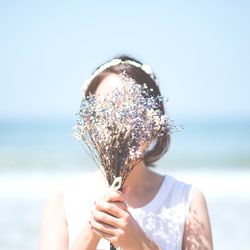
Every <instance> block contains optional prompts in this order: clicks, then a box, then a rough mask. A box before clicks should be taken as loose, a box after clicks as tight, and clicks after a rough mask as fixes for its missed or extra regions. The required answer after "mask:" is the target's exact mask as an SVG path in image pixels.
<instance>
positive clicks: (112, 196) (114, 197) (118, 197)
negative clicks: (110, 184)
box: [104, 189, 125, 201]
mask: <svg viewBox="0 0 250 250" xmlns="http://www.w3.org/2000/svg"><path fill="white" fill-rule="evenodd" d="M104 200H106V201H125V196H124V194H123V193H122V192H121V191H115V190H113V189H109V190H108V191H107V192H106V193H105V195H104Z"/></svg>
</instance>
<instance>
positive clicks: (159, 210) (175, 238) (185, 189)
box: [64, 173, 193, 250]
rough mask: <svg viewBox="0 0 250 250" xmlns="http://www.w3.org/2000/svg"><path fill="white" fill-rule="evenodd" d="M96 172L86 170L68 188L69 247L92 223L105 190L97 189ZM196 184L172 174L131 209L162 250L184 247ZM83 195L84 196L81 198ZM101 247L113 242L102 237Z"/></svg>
mask: <svg viewBox="0 0 250 250" xmlns="http://www.w3.org/2000/svg"><path fill="white" fill-rule="evenodd" d="M96 181H97V180H96V179H95V177H94V174H93V173H92V174H91V173H90V174H84V175H83V176H79V178H77V180H74V181H73V182H71V183H69V184H68V185H67V186H66V188H65V189H64V209H65V215H66V220H67V223H68V232H69V247H71V245H72V244H73V242H74V240H75V239H76V238H77V236H78V234H79V233H80V232H81V230H82V228H83V225H86V223H88V220H89V217H90V212H91V211H92V209H93V206H94V201H95V200H96V198H98V197H100V196H101V195H103V193H104V191H105V190H96V189H94V188H93V187H94V186H95V183H96ZM192 190H193V186H192V185H190V184H186V183H184V182H181V181H179V180H177V179H175V178H174V177H171V176H169V175H165V176H164V180H163V182H162V184H161V186H160V188H159V190H158V192H157V194H156V195H155V196H154V198H153V199H152V200H151V201H150V202H149V203H147V204H146V205H145V206H143V207H140V208H129V212H130V213H131V214H132V216H133V218H134V219H135V220H136V221H137V223H138V224H139V225H140V227H141V228H142V230H143V231H144V232H145V233H146V234H147V235H148V237H149V238H150V239H152V240H153V241H154V242H155V243H156V244H157V245H158V246H159V247H160V249H161V250H181V249H182V238H183V232H184V225H185V221H186V217H187V214H188V211H189V207H190V203H191V199H192ZM81 195H83V197H82V199H79V197H81ZM97 249H98V250H109V242H108V241H106V240H105V239H101V240H100V242H99V244H98V246H97Z"/></svg>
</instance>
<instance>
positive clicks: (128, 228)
mask: <svg viewBox="0 0 250 250" xmlns="http://www.w3.org/2000/svg"><path fill="white" fill-rule="evenodd" d="M90 225H91V228H92V230H93V232H94V233H96V234H97V235H99V236H100V237H102V238H105V239H106V240H108V241H109V242H111V243H112V244H113V245H114V246H116V247H121V248H122V249H125V250H130V249H131V250H132V249H133V250H140V249H143V250H146V249H150V250H153V249H159V248H158V247H157V246H156V245H155V244H154V243H153V242H152V241H151V240H149V239H148V237H147V236H146V235H145V233H144V232H143V230H142V229H141V228H140V226H139V225H138V224H137V223H136V221H135V220H134V219H133V217H132V215H131V214H130V213H129V211H128V206H127V204H126V202H125V197H124V196H123V194H122V193H121V192H120V191H114V190H111V191H110V192H109V194H108V195H106V196H105V197H104V198H103V199H100V200H98V201H96V203H95V208H94V210H93V211H92V218H91V219H90Z"/></svg>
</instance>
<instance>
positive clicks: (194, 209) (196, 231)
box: [183, 189, 213, 250]
mask: <svg viewBox="0 0 250 250" xmlns="http://www.w3.org/2000/svg"><path fill="white" fill-rule="evenodd" d="M193 249H194V250H195V249H200V250H212V249H213V243H212V232H211V226H210V221H209V216H208V209H207V205H206V200H205V197H204V195H203V194H202V192H201V191H199V190H198V189H195V190H194V191H193V197H192V201H191V205H190V209H189V214H188V216H187V220H186V223H185V228H184V236H183V250H193Z"/></svg>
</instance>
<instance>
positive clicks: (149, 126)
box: [74, 68, 179, 185]
mask: <svg viewBox="0 0 250 250" xmlns="http://www.w3.org/2000/svg"><path fill="white" fill-rule="evenodd" d="M145 69H146V68H145ZM120 78H121V82H122V84H121V86H120V87H117V88H116V89H114V91H113V92H112V93H110V94H108V95H106V96H104V97H102V98H97V96H95V95H94V94H91V95H89V96H87V97H84V98H83V100H82V103H81V107H80V111H79V113H78V120H77V124H76V126H75V127H74V131H75V132H74V137H75V138H76V139H77V140H78V141H81V142H83V143H84V144H85V146H86V149H87V152H88V154H89V155H90V156H91V158H92V159H93V160H94V162H95V163H96V164H97V166H99V167H100V166H102V167H100V168H101V169H102V170H104V172H105V174H106V177H107V180H108V182H109V184H110V185H111V184H112V182H113V180H114V177H118V176H121V177H122V183H124V181H125V180H126V178H127V176H128V174H129V173H130V172H131V171H132V169H133V167H134V166H135V165H136V164H138V163H139V162H140V161H142V160H143V155H144V152H143V150H142V147H141V145H142V143H144V144H145V145H150V144H151V142H152V140H153V139H154V138H156V137H160V136H164V135H167V134H169V133H172V132H173V131H175V130H177V131H178V130H179V129H178V128H176V126H175V125H174V123H173V121H171V120H169V118H168V117H167V116H166V115H164V114H162V112H161V111H160V109H159V103H160V102H163V101H164V98H163V97H161V96H158V97H153V96H152V95H151V94H150V92H152V91H153V89H149V88H148V86H147V85H146V84H143V85H140V84H137V83H136V82H135V81H134V80H133V79H132V78H130V77H129V76H128V75H127V74H126V73H122V74H120ZM145 150H146V149H144V151H145Z"/></svg>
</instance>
